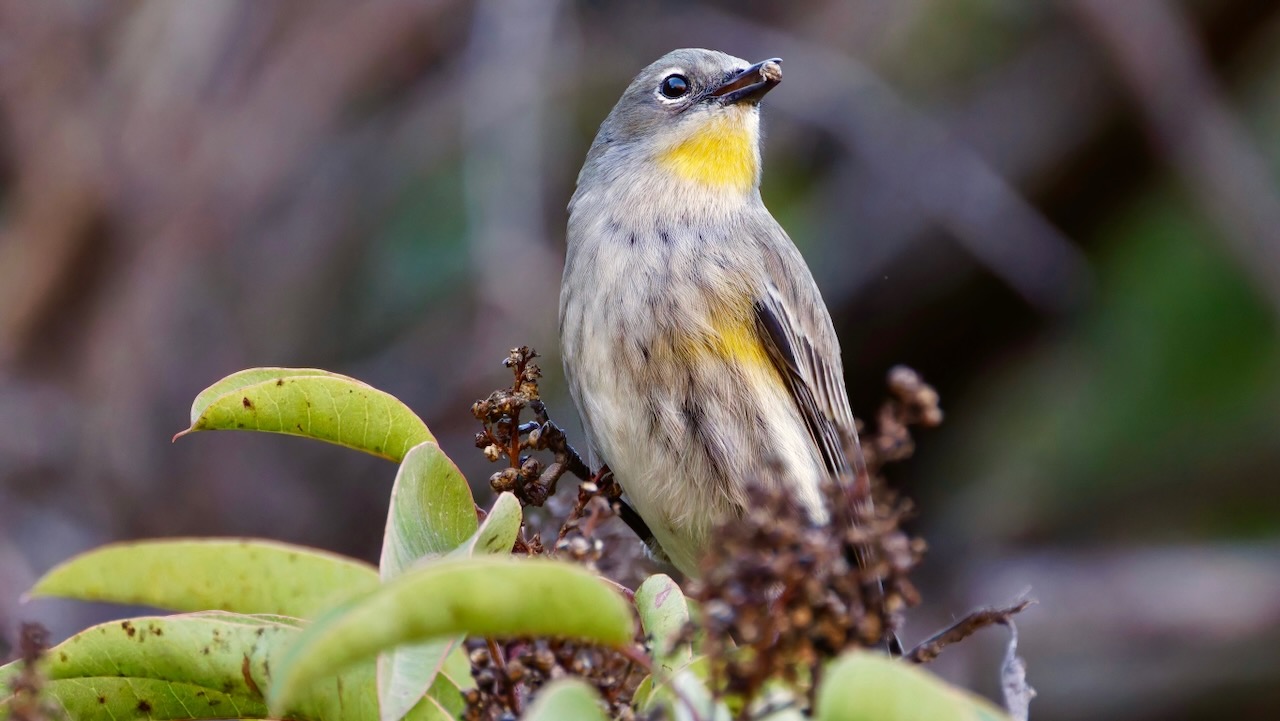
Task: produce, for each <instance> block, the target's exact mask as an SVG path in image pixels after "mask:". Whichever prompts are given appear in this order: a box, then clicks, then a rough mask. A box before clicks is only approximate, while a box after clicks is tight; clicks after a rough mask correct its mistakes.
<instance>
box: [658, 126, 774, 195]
mask: <svg viewBox="0 0 1280 721" xmlns="http://www.w3.org/2000/svg"><path fill="white" fill-rule="evenodd" d="M662 162H663V164H665V165H666V166H667V167H669V168H670V169H671V170H673V171H674V172H675V173H676V174H677V175H679V176H680V177H682V178H688V179H689V180H694V181H697V182H700V183H703V184H704V185H709V186H711V187H713V188H735V189H738V190H743V191H746V190H750V189H751V187H752V186H753V185H755V182H756V171H757V170H758V167H759V163H760V158H759V150H758V146H757V138H756V133H755V132H754V128H753V127H752V126H751V125H750V124H748V122H747V119H746V118H745V117H744V116H740V115H737V114H732V115H727V116H725V117H718V118H714V119H711V120H709V121H707V122H706V123H704V124H703V126H702V127H700V128H698V129H697V130H696V131H695V132H694V134H693V135H691V136H689V137H688V138H685V139H684V140H682V141H680V142H679V143H678V144H676V145H675V147H673V148H671V149H670V150H668V151H666V152H665V153H664V154H663V155H662Z"/></svg>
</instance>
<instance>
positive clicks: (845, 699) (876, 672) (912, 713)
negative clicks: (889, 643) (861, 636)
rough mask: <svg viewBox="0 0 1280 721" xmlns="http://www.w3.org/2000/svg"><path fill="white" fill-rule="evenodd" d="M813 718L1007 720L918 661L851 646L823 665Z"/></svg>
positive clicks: (829, 720) (840, 720)
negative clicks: (914, 662) (922, 666)
mask: <svg viewBox="0 0 1280 721" xmlns="http://www.w3.org/2000/svg"><path fill="white" fill-rule="evenodd" d="M815 718H817V719H818V721H1009V717H1008V715H1006V714H1005V713H1004V712H1003V711H1001V710H1000V709H999V708H997V707H996V706H995V705H994V704H992V703H991V702H989V701H987V700H986V699H983V698H980V697H978V696H975V695H973V694H971V693H969V692H967V691H963V690H961V689H958V688H955V687H953V686H949V685H947V684H946V683H944V682H942V681H941V680H939V679H938V678H937V677H935V676H933V675H932V674H930V673H928V672H927V671H925V670H924V669H921V668H920V667H918V666H913V665H910V664H907V663H905V662H902V661H893V660H890V659H889V658H886V657H885V656H882V655H880V654H874V653H867V652H865V651H863V652H859V651H854V652H851V653H847V654H845V655H844V656H841V657H840V658H839V659H837V660H836V661H835V662H834V663H832V664H831V666H829V667H828V668H827V672H826V674H825V675H824V678H823V680H822V685H821V687H820V688H819V689H818V704H817V714H816V716H815Z"/></svg>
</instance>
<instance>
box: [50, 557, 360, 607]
mask: <svg viewBox="0 0 1280 721" xmlns="http://www.w3.org/2000/svg"><path fill="white" fill-rule="evenodd" d="M377 585H378V574H377V572H376V571H375V570H374V569H373V567H372V566H370V565H368V564H366V563H362V562H360V561H356V560H354V559H350V558H345V557H343V556H338V555H335V554H332V553H326V552H324V551H317V550H315V549H311V548H306V547H303V546H293V545H289V544H286V543H278V542H275V541H262V540H251V539H225V540H223V539H175V540H157V541H137V542H130V543H117V544H112V545H109V546H103V547H101V548H97V549H95V550H92V551H89V552H87V553H83V554H80V555H79V556H76V557H74V558H72V559H71V560H69V561H66V562H64V563H62V564H61V565H59V566H57V567H55V568H54V569H53V570H51V571H49V572H48V573H46V574H45V575H44V577H43V578H41V579H40V580H39V581H38V582H37V583H36V585H35V587H34V588H33V589H31V591H30V595H31V596H57V597H60V598H75V599H79V600H82V601H108V602H112V603H128V604H136V605H143V606H154V607H156V608H163V609H167V610H171V611H204V610H210V609H221V610H224V611H233V612H236V613H273V614H279V615H281V616H294V617H297V618H314V617H316V616H318V615H319V614H320V613H321V612H322V611H324V610H326V609H328V608H331V607H332V606H334V605H337V604H338V603H341V602H342V601H345V600H347V599H350V598H352V597H354V596H356V595H359V594H361V593H365V592H368V591H371V590H373V589H374V588H376V587H377Z"/></svg>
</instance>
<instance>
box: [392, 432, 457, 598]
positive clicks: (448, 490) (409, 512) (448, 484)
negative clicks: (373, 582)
mask: <svg viewBox="0 0 1280 721" xmlns="http://www.w3.org/2000/svg"><path fill="white" fill-rule="evenodd" d="M479 525H480V523H479V521H477V520H476V503H475V499H473V498H472V496H471V487H470V486H469V485H467V479H466V478H464V477H463V475H462V472H461V471H459V470H458V467H457V466H455V465H454V464H453V461H451V460H449V457H448V456H446V455H445V454H444V451H442V450H440V446H438V445H436V444H435V442H433V441H427V442H426V443H421V444H419V445H416V446H414V447H413V448H412V449H411V450H410V451H409V452H408V453H407V454H405V457H404V461H402V462H401V463H400V470H399V471H398V472H397V473H396V482H395V485H394V486H393V487H392V489H391V508H390V511H389V512H388V514H387V529H386V533H385V534H384V536H383V540H382V560H381V562H380V563H379V565H378V568H379V572H380V574H381V576H382V579H383V580H384V581H385V580H389V579H390V578H392V577H394V576H397V575H399V574H400V572H401V571H403V570H405V569H406V568H408V567H409V566H411V565H413V564H414V563H415V562H417V561H418V560H419V559H422V558H425V557H428V556H442V555H444V554H446V553H448V552H450V551H452V550H453V549H455V548H457V547H459V546H461V545H462V544H463V543H464V542H465V541H466V540H467V539H468V538H470V537H471V535H472V534H474V533H475V532H476V529H477V528H478V527H479Z"/></svg>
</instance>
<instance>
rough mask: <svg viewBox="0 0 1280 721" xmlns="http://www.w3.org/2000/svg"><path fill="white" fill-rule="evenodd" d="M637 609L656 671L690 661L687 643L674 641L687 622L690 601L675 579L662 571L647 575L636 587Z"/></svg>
mask: <svg viewBox="0 0 1280 721" xmlns="http://www.w3.org/2000/svg"><path fill="white" fill-rule="evenodd" d="M636 613H637V614H639V616H640V625H641V626H642V627H643V628H644V632H645V636H647V637H648V638H649V642H650V646H651V647H652V649H653V661H654V668H655V673H657V671H658V670H659V669H661V670H663V671H665V672H666V673H671V672H673V671H676V670H678V669H680V668H683V667H684V666H687V665H688V664H689V663H690V662H691V661H693V649H692V648H691V647H690V646H689V644H688V643H677V642H676V641H677V639H678V638H679V637H680V635H681V634H682V633H683V632H684V629H685V627H686V626H687V625H688V624H689V602H688V601H687V600H686V599H685V597H684V593H683V592H682V591H681V590H680V586H679V585H677V584H676V582H675V581H673V580H671V578H670V577H669V576H666V575H663V574H661V573H659V574H656V575H653V576H650V577H648V578H646V579H645V580H644V583H642V584H640V587H639V588H637V589H636ZM661 675H662V674H659V676H661Z"/></svg>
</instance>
